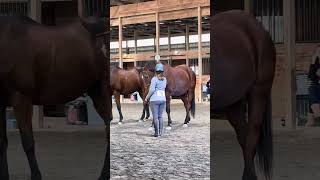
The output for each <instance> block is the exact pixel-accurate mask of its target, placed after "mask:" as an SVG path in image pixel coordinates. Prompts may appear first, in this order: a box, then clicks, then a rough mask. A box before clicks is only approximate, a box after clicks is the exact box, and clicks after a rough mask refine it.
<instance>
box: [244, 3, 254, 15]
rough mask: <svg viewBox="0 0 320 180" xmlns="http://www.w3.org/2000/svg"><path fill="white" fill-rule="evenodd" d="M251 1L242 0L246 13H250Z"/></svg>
mask: <svg viewBox="0 0 320 180" xmlns="http://www.w3.org/2000/svg"><path fill="white" fill-rule="evenodd" d="M251 3H252V0H244V11H245V12H246V13H248V14H250V13H251Z"/></svg>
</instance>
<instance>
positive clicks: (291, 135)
mask: <svg viewBox="0 0 320 180" xmlns="http://www.w3.org/2000/svg"><path fill="white" fill-rule="evenodd" d="M222 124H223V126H222ZM225 124H226V122H223V121H221V120H218V121H217V120H216V121H214V131H213V144H212V145H211V147H212V149H213V153H214V156H213V157H212V162H214V163H213V169H214V170H213V174H214V175H213V179H214V180H240V179H241V176H242V168H243V160H242V154H241V149H240V146H239V145H238V142H237V141H236V137H235V133H234V132H233V130H232V129H231V127H230V126H228V127H226V126H225ZM230 172H232V173H230ZM273 173H274V176H273V180H316V179H320V128H299V129H297V130H281V129H275V130H274V171H273ZM260 179H263V178H260Z"/></svg>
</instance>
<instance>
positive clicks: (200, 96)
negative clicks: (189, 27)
mask: <svg viewBox="0 0 320 180" xmlns="http://www.w3.org/2000/svg"><path fill="white" fill-rule="evenodd" d="M201 35H202V15H201V7H200V6H199V7H198V68H199V71H198V72H199V78H200V84H201V83H202V37H201ZM199 98H200V99H199V101H200V102H202V86H200V91H199Z"/></svg>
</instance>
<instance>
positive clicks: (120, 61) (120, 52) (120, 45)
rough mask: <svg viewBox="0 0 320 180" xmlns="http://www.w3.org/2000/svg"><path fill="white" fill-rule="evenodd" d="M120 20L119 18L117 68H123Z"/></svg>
mask: <svg viewBox="0 0 320 180" xmlns="http://www.w3.org/2000/svg"><path fill="white" fill-rule="evenodd" d="M122 38H123V37H122V18H121V17H119V67H120V68H123V59H122V54H123V53H122Z"/></svg>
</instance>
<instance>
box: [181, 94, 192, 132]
mask: <svg viewBox="0 0 320 180" xmlns="http://www.w3.org/2000/svg"><path fill="white" fill-rule="evenodd" d="M181 100H182V102H183V104H184V107H185V109H186V118H185V119H184V126H188V123H189V121H190V113H189V111H190V108H191V104H190V103H189V96H188V94H186V95H184V96H182V97H181Z"/></svg>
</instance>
